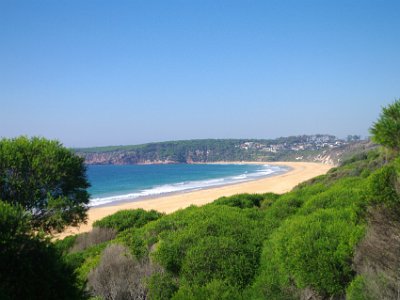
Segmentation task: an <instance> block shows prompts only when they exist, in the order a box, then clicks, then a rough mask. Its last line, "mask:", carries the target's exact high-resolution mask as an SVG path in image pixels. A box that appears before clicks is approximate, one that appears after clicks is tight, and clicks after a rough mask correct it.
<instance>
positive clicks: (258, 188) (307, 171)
mask: <svg viewBox="0 0 400 300" xmlns="http://www.w3.org/2000/svg"><path fill="white" fill-rule="evenodd" d="M224 163H227V164H235V163H237V162H224ZM240 163H242V164H243V163H246V164H247V162H240ZM249 164H254V162H249ZM260 164H261V163H260ZM262 164H269V165H279V166H286V167H289V169H290V170H289V171H287V172H285V173H283V174H278V175H274V176H270V177H264V178H261V179H257V180H253V181H247V182H242V183H237V184H231V185H225V186H219V187H212V188H207V189H202V190H197V191H191V192H182V193H178V194H173V195H165V196H159V197H154V198H149V199H145V200H133V201H132V202H123V203H117V204H113V203H110V204H109V205H107V206H101V207H92V208H90V209H89V211H88V221H87V223H86V224H81V225H80V226H79V227H69V228H67V229H66V230H65V231H64V232H62V233H61V234H58V235H56V236H55V238H63V237H65V236H68V235H72V234H77V233H83V232H88V231H90V230H91V229H92V224H93V222H95V221H96V220H99V219H101V218H104V217H106V216H108V215H111V214H113V213H115V212H117V211H119V210H123V209H137V208H143V209H145V210H151V209H154V210H157V211H159V212H164V213H172V212H174V211H177V210H179V209H183V208H186V207H188V206H190V205H197V206H200V205H204V204H207V203H210V202H213V201H214V200H216V199H217V198H219V197H222V196H232V195H235V194H241V193H267V192H273V193H277V194H282V193H285V192H288V191H290V190H292V189H293V188H294V187H295V186H296V185H298V184H299V183H301V182H303V181H306V180H308V179H311V178H313V177H315V176H318V175H321V174H325V173H326V172H327V171H328V170H329V169H330V168H332V167H333V166H331V165H326V164H319V163H309V162H263V163H262Z"/></svg>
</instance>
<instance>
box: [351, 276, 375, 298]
mask: <svg viewBox="0 0 400 300" xmlns="http://www.w3.org/2000/svg"><path fill="white" fill-rule="evenodd" d="M346 299H347V300H375V299H377V298H375V297H373V295H372V294H371V293H370V291H368V287H367V283H366V280H365V278H364V277H363V276H359V275H358V276H356V277H355V278H354V279H353V281H352V282H351V283H350V284H349V286H348V288H347V291H346Z"/></svg>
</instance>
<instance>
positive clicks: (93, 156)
mask: <svg viewBox="0 0 400 300" xmlns="http://www.w3.org/2000/svg"><path fill="white" fill-rule="evenodd" d="M78 155H79V156H81V157H83V158H84V159H85V163H86V164H88V165H149V164H174V163H179V162H177V161H173V160H168V159H166V160H161V159H151V160H149V159H143V158H140V157H137V156H136V155H132V154H131V153H126V152H100V153H78Z"/></svg>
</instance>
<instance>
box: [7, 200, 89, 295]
mask: <svg viewBox="0 0 400 300" xmlns="http://www.w3.org/2000/svg"><path fill="white" fill-rule="evenodd" d="M75 282H76V275H75V274H74V272H73V270H72V269H71V268H70V267H69V266H68V265H66V263H65V262H64V261H63V259H62V258H61V256H60V253H59V252H58V251H57V249H56V248H55V247H54V245H53V244H52V243H51V242H50V241H49V240H48V239H42V238H41V237H40V235H37V234H36V233H35V232H34V231H32V228H31V225H30V216H29V214H27V213H26V211H25V210H24V209H23V208H22V207H21V206H19V205H10V204H8V203H5V202H3V201H1V200H0V299H5V300H8V299H9V300H11V299H32V300H33V299H41V300H44V299H84V298H85V297H84V293H83V291H82V290H81V289H79V288H78V287H77V286H76V284H75Z"/></svg>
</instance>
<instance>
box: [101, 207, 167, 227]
mask: <svg viewBox="0 0 400 300" xmlns="http://www.w3.org/2000/svg"><path fill="white" fill-rule="evenodd" d="M163 215H164V214H162V213H159V212H157V211H155V210H151V211H145V210H143V209H134V210H120V211H118V212H116V213H115V214H112V215H110V216H107V217H105V218H103V219H101V220H98V221H96V222H94V223H93V227H100V228H111V229H115V230H116V231H117V232H121V231H123V230H125V229H128V228H138V227H142V226H144V225H146V224H147V223H149V222H151V221H154V220H157V219H159V218H161V217H162V216H163Z"/></svg>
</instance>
